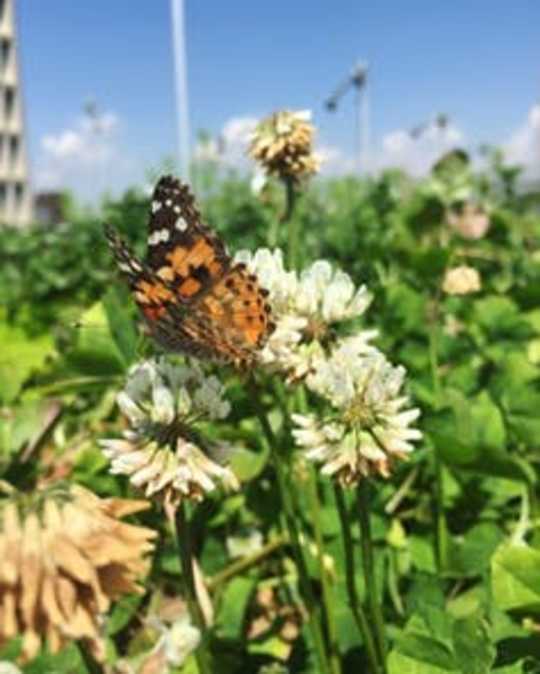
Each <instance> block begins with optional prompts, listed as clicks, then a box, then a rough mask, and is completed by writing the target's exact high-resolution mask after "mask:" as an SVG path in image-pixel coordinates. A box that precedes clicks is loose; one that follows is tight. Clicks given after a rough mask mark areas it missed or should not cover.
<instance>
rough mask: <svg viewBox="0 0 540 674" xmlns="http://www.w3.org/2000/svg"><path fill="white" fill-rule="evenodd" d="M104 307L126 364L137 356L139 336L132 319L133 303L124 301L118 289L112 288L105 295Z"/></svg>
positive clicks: (112, 333)
mask: <svg viewBox="0 0 540 674" xmlns="http://www.w3.org/2000/svg"><path fill="white" fill-rule="evenodd" d="M102 302H103V309H104V311H105V315H106V316H107V322H108V325H109V332H110V334H111V336H112V338H113V339H114V342H115V344H116V346H117V348H118V351H119V352H120V354H121V355H122V358H123V359H124V363H125V364H126V366H128V365H131V363H133V361H134V360H135V359H136V358H137V344H138V342H139V337H138V334H137V330H136V328H135V324H134V322H133V320H132V311H131V305H130V304H126V303H125V301H124V302H123V301H122V300H121V299H120V297H119V295H118V292H117V290H116V289H111V290H109V292H108V293H107V294H106V295H105V296H104V297H103V299H102Z"/></svg>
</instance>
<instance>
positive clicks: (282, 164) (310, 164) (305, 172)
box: [248, 110, 320, 182]
mask: <svg viewBox="0 0 540 674" xmlns="http://www.w3.org/2000/svg"><path fill="white" fill-rule="evenodd" d="M310 122H311V113H310V112H309V111H305V110H304V111H299V112H293V111H290V110H282V111H279V112H275V113H274V114H272V115H270V116H269V117H267V118H265V119H263V120H262V121H261V122H259V124H258V125H257V127H256V128H255V130H254V132H253V135H252V138H251V143H250V146H249V149H248V153H249V155H250V156H251V157H252V158H253V159H255V161H257V162H259V164H260V165H261V167H262V168H263V170H264V172H265V173H266V174H267V175H275V176H277V177H279V178H281V179H282V180H292V181H294V182H299V181H300V180H302V179H303V178H307V177H309V176H310V175H313V174H314V173H317V172H318V170H319V166H320V158H319V157H318V156H317V155H315V154H314V153H313V136H314V131H315V129H314V127H313V125H312V124H311V123H310Z"/></svg>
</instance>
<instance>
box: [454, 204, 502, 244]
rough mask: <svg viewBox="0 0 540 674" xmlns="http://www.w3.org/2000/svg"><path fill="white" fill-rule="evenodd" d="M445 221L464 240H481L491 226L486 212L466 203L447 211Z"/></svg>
mask: <svg viewBox="0 0 540 674" xmlns="http://www.w3.org/2000/svg"><path fill="white" fill-rule="evenodd" d="M446 220H447V222H448V224H449V225H450V227H451V228H452V229H453V230H454V231H456V232H457V233H458V234H459V235H460V236H462V237H463V238H464V239H471V240H475V239H481V238H482V237H483V236H485V235H486V234H487V232H488V230H489V227H490V225H491V222H490V218H489V214H488V212H487V211H486V210H485V209H484V208H482V206H479V205H477V204H474V203H472V202H466V203H465V204H461V205H460V206H459V207H456V208H452V209H449V210H448V212H447V215H446Z"/></svg>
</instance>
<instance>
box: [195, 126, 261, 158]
mask: <svg viewBox="0 0 540 674" xmlns="http://www.w3.org/2000/svg"><path fill="white" fill-rule="evenodd" d="M258 121H259V120H258V119H257V118H255V117H248V116H246V117H231V119H229V120H228V121H227V122H225V124H224V125H223V128H222V129H221V131H220V133H219V134H218V136H217V137H211V138H208V139H205V140H203V141H199V143H197V145H196V146H195V150H194V159H195V160H199V161H201V160H202V161H213V162H216V163H218V164H221V165H222V166H223V167H225V168H235V169H240V170H247V169H248V168H249V167H250V161H249V159H248V158H247V156H246V151H247V148H248V145H249V140H250V137H251V134H252V133H253V130H254V129H255V127H256V125H257V122H258Z"/></svg>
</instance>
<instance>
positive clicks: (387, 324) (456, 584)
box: [0, 153, 540, 674]
mask: <svg viewBox="0 0 540 674" xmlns="http://www.w3.org/2000/svg"><path fill="white" fill-rule="evenodd" d="M492 165H493V170H492V171H491V173H485V174H482V175H479V174H475V173H474V171H473V169H472V167H471V165H470V163H469V162H468V160H467V158H466V157H464V156H463V154H459V153H458V154H454V155H451V156H448V157H447V158H445V160H444V162H442V163H439V164H438V165H437V168H436V170H435V171H434V173H433V175H432V176H430V177H428V178H427V179H425V180H423V181H420V182H414V181H412V180H411V179H410V178H409V177H407V176H405V175H403V174H402V173H400V172H397V171H393V172H387V173H385V174H383V175H381V176H380V177H377V178H367V179H363V180H358V179H356V178H353V177H348V178H339V179H331V180H325V181H323V180H319V181H314V183H313V184H312V185H311V186H310V187H309V188H308V189H307V190H305V191H304V192H303V193H302V194H301V195H299V197H298V203H297V207H296V210H295V213H294V216H293V217H294V225H295V226H296V227H298V231H299V232H300V237H301V242H302V246H301V255H302V257H303V260H304V262H306V263H307V262H308V261H311V260H314V259H317V258H320V257H323V258H327V259H329V260H330V261H332V262H333V263H335V264H336V265H339V266H340V267H341V268H343V269H344V270H345V271H347V273H349V274H350V275H351V276H352V277H353V279H354V281H355V283H357V284H360V283H362V282H365V283H367V284H368V287H369V289H370V291H371V292H372V293H373V295H374V300H373V305H372V308H371V310H370V312H368V314H367V324H368V325H369V327H374V328H377V329H378V331H379V337H378V341H377V343H378V345H379V346H380V347H381V348H382V349H384V351H385V352H386V353H387V354H388V355H389V357H390V359H391V360H392V361H393V362H395V363H403V364H404V365H405V366H406V367H407V369H408V372H409V380H408V381H409V389H410V390H409V392H410V394H411V396H412V398H413V400H414V402H415V405H418V406H420V407H421V408H422V416H421V418H420V421H419V426H420V428H421V429H422V431H423V432H424V441H423V443H422V445H421V447H420V448H419V449H418V450H417V451H416V452H415V453H413V455H412V456H411V459H410V461H409V462H408V463H401V464H400V465H396V466H395V471H394V473H393V475H392V476H391V477H390V478H389V479H388V480H387V481H382V480H381V481H380V482H377V484H376V489H375V490H374V491H375V496H374V499H373V503H372V517H371V526H372V529H373V532H374V541H375V543H374V547H375V558H376V559H375V571H376V578H377V581H378V584H379V588H380V592H381V604H382V610H383V614H384V620H385V622H386V625H387V628H386V636H387V640H388V645H389V649H388V650H389V655H388V660H387V671H388V674H490V673H491V672H493V673H494V674H518V673H521V672H535V671H540V653H539V648H538V646H537V645H536V646H535V643H536V642H535V640H537V639H538V637H537V633H538V629H539V628H538V625H539V624H540V571H539V570H540V536H539V535H538V523H539V521H540V520H539V511H538V502H539V496H540V495H539V494H538V477H539V468H540V462H539V459H538V456H539V455H538V451H539V449H540V417H539V411H540V369H539V368H540V346H539V345H540V311H539V309H538V307H539V306H540V305H539V302H540V247H539V243H540V215H539V213H538V201H537V200H535V198H533V196H532V195H525V194H520V192H519V190H518V189H517V188H516V175H517V174H516V172H515V171H513V170H511V169H510V168H509V167H505V166H504V165H503V164H502V163H501V162H500V161H499V159H498V158H497V157H495V159H494V162H492ZM203 178H204V176H202V177H201V178H200V179H199V181H198V184H199V185H200V187H201V193H202V194H201V196H202V197H203V203H202V210H203V214H204V218H205V220H206V221H207V222H208V223H209V224H211V225H212V226H213V227H215V228H216V230H218V231H219V233H220V234H221V235H222V236H223V237H224V238H225V239H226V240H227V244H228V247H229V248H230V249H231V250H233V251H234V250H238V249H241V248H252V249H253V248H256V247H258V246H265V245H276V244H277V245H281V246H283V247H286V245H287V241H288V232H287V229H286V227H285V226H284V225H283V224H282V223H281V222H280V217H281V215H282V214H283V213H284V211H285V203H284V198H283V193H282V190H281V186H280V185H275V184H274V185H270V186H269V187H267V188H266V189H265V191H264V192H263V194H262V195H260V196H255V195H253V194H252V192H251V190H250V187H249V184H248V182H247V181H245V180H243V179H242V178H239V177H235V176H228V177H227V178H226V179H224V180H222V181H221V182H217V181H214V180H211V181H208V180H207V181H206V182H205V180H204V179H203ZM469 200H471V201H474V202H475V203H480V204H482V205H483V207H484V208H486V209H487V210H488V212H489V217H490V221H491V227H490V230H489V232H488V234H487V235H486V236H485V237H483V238H481V239H478V240H470V239H465V238H463V237H460V236H459V234H457V233H456V232H455V231H453V230H452V229H451V228H450V227H449V225H448V224H447V222H446V215H447V212H448V209H449V208H453V207H454V206H456V204H461V203H463V202H465V201H469ZM103 211H104V213H103V219H104V220H106V221H108V222H110V223H111V224H113V225H114V226H115V227H117V228H118V229H119V230H120V231H122V232H123V233H124V235H125V236H126V237H127V238H128V239H129V240H130V241H131V242H132V244H133V246H134V248H135V249H136V250H137V251H138V252H139V253H142V250H143V249H144V238H145V221H146V218H147V212H148V199H147V198H146V197H145V196H144V195H142V194H141V193H139V192H138V191H135V190H130V191H129V192H127V193H126V195H125V196H124V197H123V198H122V199H120V200H118V201H109V202H108V203H106V204H105V205H104V208H103ZM101 219H102V218H99V219H96V218H93V217H87V216H83V215H78V216H74V219H73V220H72V221H71V222H69V223H61V224H58V225H57V226H54V227H50V228H49V229H43V228H32V229H29V230H14V229H10V228H6V229H3V230H0V293H1V295H2V298H3V307H2V313H1V315H0V343H1V344H2V350H1V353H0V405H1V407H0V478H2V479H4V480H8V481H10V482H11V483H13V484H14V485H15V486H17V487H24V488H33V487H35V486H36V484H38V483H39V480H40V479H41V478H44V477H46V476H47V475H49V474H50V473H51V472H54V469H55V468H56V467H58V466H60V467H61V468H62V474H66V473H67V475H68V478H69V479H73V480H75V481H77V482H80V483H82V484H84V485H86V486H88V487H89V488H91V489H94V490H95V491H96V492H98V493H100V494H104V495H120V494H126V493H129V488H128V486H127V484H126V481H125V480H122V479H121V478H118V477H117V476H112V475H110V474H109V473H108V471H107V462H106V461H105V460H104V459H103V456H102V454H101V453H100V452H99V450H98V448H97V445H96V441H97V440H98V439H99V438H100V437H104V436H107V437H109V436H110V435H111V433H112V434H113V435H114V434H118V433H119V431H120V429H121V427H120V424H119V421H118V416H117V413H116V411H115V403H114V398H115V394H116V392H117V391H118V389H119V388H120V387H121V385H122V382H123V379H124V376H125V373H126V372H127V370H128V369H129V367H130V366H131V365H132V364H133V363H134V362H136V361H137V360H139V359H140V358H142V357H143V356H144V353H145V352H146V350H147V349H148V345H147V344H146V341H145V339H144V338H143V337H141V332H140V330H139V329H138V326H137V316H136V312H135V311H134V308H133V306H132V303H131V300H130V299H129V295H128V293H127V291H126V290H125V289H123V288H122V287H121V286H120V284H118V283H116V282H115V281H114V271H113V266H112V263H111V260H110V256H109V253H108V252H107V250H106V245H105V242H104V237H103V235H102V230H101V222H100V221H101ZM459 264H469V265H471V266H473V267H475V268H476V269H477V270H478V272H479V273H480V275H481V278H482V289H481V291H480V292H478V293H476V294H472V295H466V296H449V295H446V294H445V293H443V292H442V291H441V284H442V278H443V277H444V274H445V272H446V270H447V269H448V268H450V267H454V266H457V265H459ZM226 374H227V373H226ZM227 376H228V374H227ZM280 391H281V392H280V396H281V399H280V404H279V405H277V404H276V405H275V407H274V408H272V409H269V410H268V413H269V418H270V421H271V424H272V425H273V428H274V430H277V431H279V430H281V429H283V428H286V426H287V423H288V410H290V408H291V405H292V401H291V400H289V399H287V396H286V394H285V395H283V390H280ZM228 392H229V398H230V400H231V403H232V412H231V415H230V418H229V421H227V422H226V423H224V424H223V425H222V427H221V428H220V434H221V435H222V436H224V437H226V438H227V439H228V440H229V441H230V442H231V443H232V444H234V445H235V447H236V448H237V450H238V451H237V452H236V453H235V454H234V455H233V459H232V466H233V469H234V471H235V472H236V474H237V476H238V477H239V479H240V480H241V482H242V490H241V492H240V494H237V495H233V496H228V497H218V496H216V497H212V498H211V499H209V500H208V501H207V502H205V503H204V504H203V505H201V506H200V507H198V508H197V509H196V510H194V512H192V514H191V526H192V528H193V530H194V531H195V545H196V548H197V549H196V552H197V555H198V558H199V560H200V563H201V566H202V568H203V571H204V573H205V575H206V576H207V577H210V579H211V580H212V579H214V580H215V585H212V583H211V587H212V597H211V598H212V602H213V605H214V609H215V611H216V614H215V624H214V628H213V630H212V643H211V646H212V649H213V651H214V656H215V661H216V662H217V663H218V665H217V667H218V669H216V671H217V672H219V673H221V672H223V673H226V672H227V673H228V672H230V673H231V674H236V672H240V671H246V672H248V671H249V672H251V671H253V672H257V671H258V670H259V667H263V666H266V667H267V670H265V671H274V670H273V669H272V667H274V666H275V667H276V670H275V671H280V670H279V669H278V668H279V667H280V661H282V662H284V663H285V664H286V666H287V667H289V668H290V671H295V672H306V673H308V672H311V673H313V674H315V673H316V672H318V670H317V666H316V659H315V657H314V649H315V644H314V642H313V638H312V634H311V633H310V631H309V630H308V629H307V627H306V625H307V623H306V622H305V621H303V619H304V617H305V606H304V604H305V595H304V589H303V588H302V587H301V583H300V582H299V574H298V567H297V565H296V563H295V560H294V555H293V552H292V548H291V542H290V541H286V540H285V541H280V542H279V545H276V547H275V548H272V549H271V551H270V552H269V553H268V554H267V555H262V556H261V557H260V559H259V558H257V559H256V560H255V562H254V563H253V564H247V565H246V566H245V567H243V566H241V568H240V570H239V571H238V572H234V573H231V575H230V576H229V575H227V574H225V575H223V574H222V572H223V570H224V569H229V568H230V567H231V565H234V564H235V563H237V562H238V560H237V559H232V558H231V555H230V554H229V552H228V549H227V539H228V538H230V537H231V536H240V535H241V534H242V533H245V532H247V531H254V530H255V531H258V532H260V534H261V535H262V539H263V541H264V542H265V543H266V542H271V541H275V540H276V539H277V536H278V535H279V534H280V530H281V525H282V522H283V517H284V511H283V509H282V506H281V503H280V501H279V493H278V487H277V484H276V475H275V473H274V471H273V468H272V458H273V454H272V452H276V451H279V452H281V453H283V454H287V452H290V447H286V448H283V447H280V448H275V447H269V446H268V444H266V443H265V442H264V441H263V440H262V438H261V435H260V431H259V426H258V423H257V420H256V418H255V414H254V409H253V404H252V403H253V401H252V400H251V398H250V395H249V394H248V393H247V392H246V382H245V381H244V379H242V378H239V377H237V376H234V375H231V376H230V377H229V379H228ZM277 399H279V396H278V398H277ZM264 402H265V404H267V401H264ZM51 403H54V404H55V405H58V406H60V408H61V410H62V412H61V415H58V418H57V417H55V420H54V423H53V422H52V421H51V416H50V410H51ZM268 404H271V403H270V402H268ZM272 404H273V403H272ZM209 434H210V435H211V434H212V429H211V428H210V429H209ZM29 447H30V448H31V450H32V451H31V452H28V456H25V450H27V449H28V448H29ZM23 457H24V460H23ZM288 479H291V480H294V482H293V484H294V487H295V489H294V495H293V501H294V507H295V511H296V513H297V526H298V527H299V528H300V530H301V533H302V540H303V541H304V543H303V545H304V552H305V559H306V564H307V567H308V571H309V576H310V577H309V579H308V581H309V583H310V587H311V588H312V590H313V591H314V593H315V596H316V598H317V601H318V602H319V603H320V604H321V605H323V604H324V596H323V592H322V582H323V577H322V573H321V564H320V560H319V559H318V557H317V555H316V551H315V552H314V550H313V546H314V541H315V540H316V536H317V532H316V527H315V526H314V524H315V523H314V520H313V513H312V501H311V500H310V496H309V490H308V487H307V484H306V482H305V481H303V480H304V478H303V477H302V476H296V475H293V476H288ZM318 496H319V498H320V501H321V503H320V514H319V515H318V517H319V522H318V523H319V524H320V532H319V533H320V534H321V536H322V539H323V543H324V546H325V550H326V553H327V554H328V555H330V556H331V568H332V571H331V573H330V574H329V577H330V585H331V588H330V589H331V592H332V596H333V598H334V606H333V609H334V617H333V619H334V621H335V625H336V627H337V632H338V639H337V641H338V645H339V649H340V657H341V663H342V665H343V667H342V670H343V673H344V674H347V673H348V672H349V671H368V669H367V667H368V665H367V664H366V663H367V657H366V644H365V643H364V640H363V638H362V636H361V635H360V633H359V631H358V626H357V623H356V622H355V620H354V618H353V616H352V613H351V611H350V609H349V605H348V594H347V588H346V573H345V568H346V567H345V557H344V546H343V542H342V538H341V536H342V533H341V524H340V519H339V517H338V516H337V514H336V513H337V511H336V503H335V500H334V493H333V491H332V489H331V488H330V486H329V485H328V484H327V483H323V482H320V484H319V493H318ZM398 497H399V498H398ZM347 508H348V514H349V515H350V518H351V522H352V523H353V525H352V526H353V531H352V537H353V543H354V547H355V550H356V551H357V557H356V560H357V565H356V567H355V573H356V581H357V587H358V590H359V592H360V594H361V599H362V600H363V599H364V595H365V592H366V587H365V583H364V577H363V572H362V571H363V557H362V555H361V554H360V552H359V547H360V546H359V540H358V531H357V529H356V516H355V515H354V507H353V504H352V503H350V502H348V503H347ZM441 510H442V520H441ZM141 520H142V521H144V523H145V524H146V525H147V526H152V527H154V528H156V529H157V530H159V532H160V536H161V538H160V544H159V547H158V550H157V553H156V558H155V560H154V567H153V571H152V574H151V577H150V579H149V580H148V581H147V583H146V586H145V587H146V590H147V595H146V596H145V597H143V598H132V597H128V598H127V599H124V600H122V601H121V602H119V603H118V604H117V605H116V606H115V607H114V608H113V610H112V612H111V614H110V616H109V617H108V620H107V622H106V633H107V635H108V637H109V639H110V644H109V646H110V660H111V662H112V661H114V660H115V659H118V658H120V657H127V658H129V657H133V658H135V655H134V654H136V655H137V657H139V656H140V652H139V651H140V650H141V648H142V647H140V644H142V643H146V642H145V639H146V633H144V634H143V632H144V629H143V627H144V620H145V618H144V616H145V615H147V613H148V612H150V611H151V609H152V607H153V603H154V602H155V601H156V596H158V595H159V596H161V595H167V596H171V595H177V594H178V582H179V578H180V575H181V572H180V565H179V562H178V557H177V553H176V550H175V547H174V544H173V540H172V537H171V534H170V531H169V530H168V528H167V527H166V525H165V523H164V521H163V516H162V515H161V513H160V512H159V511H158V510H157V509H156V510H155V511H154V512H151V513H150V514H148V513H147V514H145V515H144V517H142V518H141ZM246 537H247V536H246ZM246 554H247V556H248V557H249V554H251V553H246ZM0 563H1V562H0ZM262 587H265V588H268V587H271V588H272V591H273V592H274V595H273V596H274V598H275V605H273V606H272V607H271V610H270V609H268V611H267V613H268V615H267V614H266V613H264V610H266V609H264V610H263V607H262V606H261V603H260V596H259V595H258V591H259V590H260V589H261V588H262ZM299 606H300V608H299ZM323 608H324V607H323ZM291 615H292V616H293V617H292V618H291ZM261 616H263V617H264V619H263V617H261ZM268 616H270V617H268ZM265 621H266V622H265ZM287 621H289V623H290V624H292V623H293V622H294V621H296V623H297V624H298V625H299V627H298V632H299V636H298V637H296V636H295V638H294V639H291V643H289V642H288V641H287V639H286V638H284V637H283V633H282V630H283V629H284V625H285V624H288V625H289V623H288V622H287ZM261 624H262V625H263V627H264V629H263V628H262V627H260V625H261ZM255 626H259V628H260V632H258V633H257V631H256V629H255ZM289 629H292V628H291V627H290V625H289ZM325 630H328V625H327V624H326V623H325ZM254 635H255V636H254ZM325 635H326V636H327V634H326V633H325ZM13 644H16V642H13ZM13 644H11V645H8V648H11V651H9V652H8V651H6V653H7V655H6V656H5V657H6V658H7V659H10V658H12V657H13V654H12V651H13V648H14V647H13ZM291 644H292V645H291ZM195 670H196V665H195V664H194V660H193V659H191V660H189V661H188V664H186V666H185V667H184V669H180V668H179V669H178V671H185V672H187V671H195ZM24 671H25V672H33V673H34V672H35V673H36V674H37V673H38V672H45V671H58V672H64V671H65V672H68V671H69V672H84V671H85V666H84V665H83V664H82V660H81V658H80V656H79V653H78V651H77V650H76V649H75V648H73V647H70V648H69V649H67V650H66V651H64V653H62V654H61V655H58V656H51V655H48V654H44V655H41V656H40V657H39V658H37V659H35V660H34V661H33V662H32V663H30V664H28V665H26V666H25V668H24Z"/></svg>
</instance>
